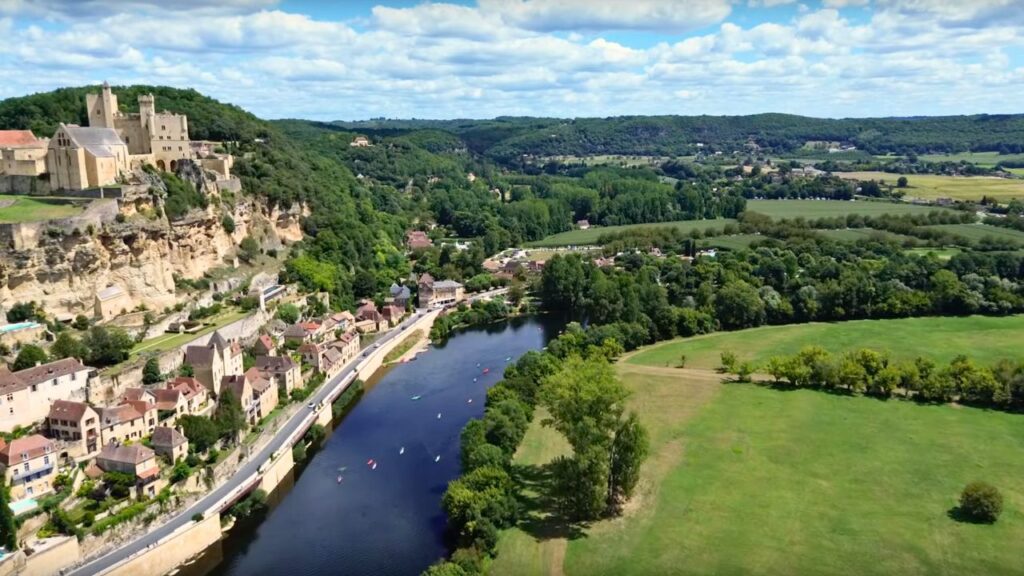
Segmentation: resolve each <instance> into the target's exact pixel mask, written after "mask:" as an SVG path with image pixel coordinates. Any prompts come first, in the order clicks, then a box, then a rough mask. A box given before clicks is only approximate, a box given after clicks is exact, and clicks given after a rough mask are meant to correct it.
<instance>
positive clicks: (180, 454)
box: [149, 426, 188, 462]
mask: <svg viewBox="0 0 1024 576" xmlns="http://www.w3.org/2000/svg"><path fill="white" fill-rule="evenodd" d="M149 440H150V443H151V444H152V445H153V450H154V451H155V452H156V453H157V454H159V455H160V456H164V457H166V458H167V459H168V460H170V461H171V462H177V461H178V460H179V459H180V458H184V457H185V456H187V455H188V439H187V438H185V436H184V435H183V434H182V433H181V432H178V431H177V430H175V429H174V428H170V427H168V426H157V427H156V429H155V430H153V436H152V437H151V438H150V439H149Z"/></svg>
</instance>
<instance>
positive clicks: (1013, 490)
mask: <svg viewBox="0 0 1024 576" xmlns="http://www.w3.org/2000/svg"><path fill="white" fill-rule="evenodd" d="M667 378H668V377H665V378H664V379H667ZM652 380H653V381H652ZM626 382H627V384H628V385H629V386H630V387H631V388H632V389H633V390H634V391H635V393H636V394H637V395H638V396H641V397H643V396H646V395H648V394H657V395H658V398H659V399H660V400H661V401H660V402H657V403H655V402H648V403H647V407H648V410H646V411H645V413H644V414H642V418H643V420H644V421H645V424H646V425H647V426H648V428H649V429H650V431H651V436H652V457H651V460H650V462H649V463H648V464H647V465H645V470H644V475H645V476H646V477H647V479H649V480H650V481H652V483H653V484H654V486H653V488H650V489H649V490H648V491H647V492H646V493H642V494H641V499H642V501H641V502H640V503H639V507H640V508H639V510H636V511H634V512H632V513H631V514H630V513H627V515H626V517H625V518H623V519H618V520H614V521H611V522H604V523H600V524H598V525H596V526H594V527H592V528H590V529H589V530H588V531H587V534H586V537H583V538H578V539H575V540H570V541H569V542H568V547H567V550H566V551H565V559H564V573H565V574H568V575H570V576H573V575H585V574H616V575H630V574H637V575H644V574H766V575H767V574H801V575H809V574H900V575H908V574H912V575H916V574H943V575H945V574H948V575H956V574H1010V573H1020V572H1021V571H1022V564H1021V559H1020V551H1019V549H1017V547H1015V546H1012V545H1009V544H1008V543H1010V542H1021V541H1022V539H1024V514H1022V510H1024V437H1022V436H1021V434H1020V429H1021V424H1022V420H1021V418H1022V417H1021V416H1020V415H1017V414H1005V413H999V412H988V411H985V410H978V409H972V408H954V407H950V406H921V405H917V404H915V403H911V402H905V401H890V402H882V401H878V400H874V399H870V398H863V397H848V396H840V395H831V394H826V393H823V392H818V391H810V390H799V391H792V392H781V391H776V390H772V389H770V388H766V387H759V386H755V385H742V384H740V385H723V386H721V387H720V390H719V392H718V393H717V395H715V396H714V397H713V398H712V399H711V400H710V401H708V403H707V404H706V406H704V407H703V408H702V409H700V410H699V412H698V413H697V414H696V415H695V416H693V417H691V418H681V419H672V418H669V417H667V416H668V415H670V414H671V413H672V412H673V411H674V410H673V408H674V407H673V405H672V404H671V402H673V401H675V402H689V400H688V399H687V398H686V395H687V392H685V391H681V392H678V393H677V394H676V395H675V396H673V395H671V394H670V393H666V392H665V389H666V388H667V387H669V386H671V384H668V383H666V382H663V381H657V379H656V378H654V377H652V376H650V375H648V374H636V375H631V374H629V373H628V372H627V373H626ZM674 385H675V387H676V388H680V389H684V390H685V388H686V387H687V386H688V382H687V381H686V380H684V379H682V378H677V379H675V382H674ZM662 405H664V406H662ZM673 457H675V458H676V459H677V461H675V462H673ZM663 467H664V468H666V469H665V470H659V468H663ZM977 479H984V480H986V481H988V482H991V483H993V484H995V485H996V486H998V487H999V488H1000V489H1001V490H1002V492H1003V495H1004V497H1005V499H1006V503H1005V509H1004V512H1003V516H1002V517H1001V519H1000V520H999V522H997V523H996V524H994V525H991V526H988V525H975V524H967V523H960V522H957V521H955V520H953V519H952V518H950V517H949V515H948V514H949V511H950V510H951V509H952V508H953V507H954V506H955V504H956V499H957V495H958V494H959V491H960V490H961V488H962V487H963V486H964V485H965V484H966V483H968V482H970V481H973V480H977ZM500 551H501V552H503V551H504V550H500ZM510 555H511V554H510ZM500 559H501V557H500V556H499V560H500Z"/></svg>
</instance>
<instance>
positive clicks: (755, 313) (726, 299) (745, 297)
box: [715, 280, 765, 329]
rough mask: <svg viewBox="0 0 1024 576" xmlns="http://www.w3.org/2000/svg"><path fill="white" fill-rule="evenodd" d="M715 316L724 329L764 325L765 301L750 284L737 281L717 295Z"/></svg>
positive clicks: (725, 286) (721, 289)
mask: <svg viewBox="0 0 1024 576" xmlns="http://www.w3.org/2000/svg"><path fill="white" fill-rule="evenodd" d="M715 316H716V317H717V318H718V321H719V322H721V324H722V327H723V328H730V329H731V328H748V327H751V326H760V325H761V324H763V323H764V319H765V309H764V301H762V300H761V297H760V296H759V295H758V293H757V289H755V288H754V287H753V286H751V285H750V284H748V283H746V282H744V281H742V280H735V281H732V282H728V283H726V284H725V285H724V286H722V287H721V288H720V289H719V290H718V292H717V293H716V294H715Z"/></svg>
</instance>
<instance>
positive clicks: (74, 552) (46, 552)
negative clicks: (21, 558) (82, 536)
mask: <svg viewBox="0 0 1024 576" xmlns="http://www.w3.org/2000/svg"><path fill="white" fill-rule="evenodd" d="M29 546H30V547H32V548H35V549H36V551H35V552H34V553H33V554H31V555H29V556H28V557H27V558H26V560H25V570H24V571H23V572H21V576H52V575H53V574H59V573H60V571H61V570H62V569H64V568H66V567H68V566H70V565H71V564H74V563H75V562H77V561H78V553H79V550H78V539H77V538H75V537H74V536H63V537H60V538H47V539H45V540H40V541H37V542H30V543H29Z"/></svg>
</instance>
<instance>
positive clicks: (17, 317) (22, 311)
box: [7, 301, 46, 322]
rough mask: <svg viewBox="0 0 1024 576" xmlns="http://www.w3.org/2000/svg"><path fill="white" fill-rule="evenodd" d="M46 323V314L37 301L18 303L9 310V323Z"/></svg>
mask: <svg viewBox="0 0 1024 576" xmlns="http://www.w3.org/2000/svg"><path fill="white" fill-rule="evenodd" d="M28 320H36V321H45V320H46V314H45V313H44V312H43V310H42V309H41V308H40V307H39V305H38V304H36V303H35V301H31V302H18V303H16V304H13V305H12V306H11V307H10V308H8V309H7V321H8V322H26V321H28Z"/></svg>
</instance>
